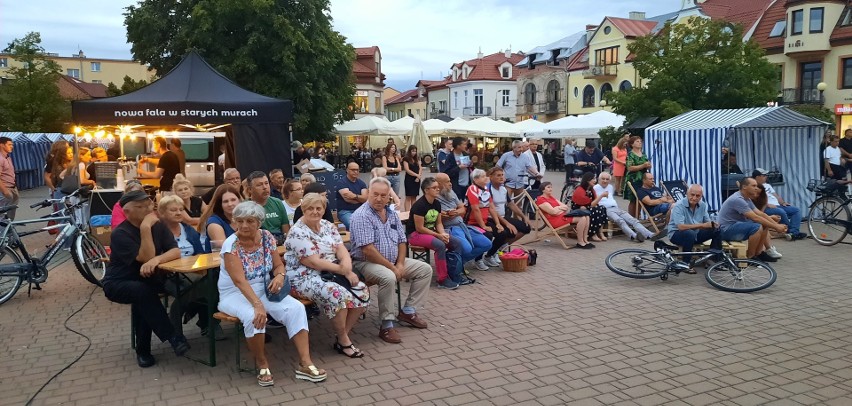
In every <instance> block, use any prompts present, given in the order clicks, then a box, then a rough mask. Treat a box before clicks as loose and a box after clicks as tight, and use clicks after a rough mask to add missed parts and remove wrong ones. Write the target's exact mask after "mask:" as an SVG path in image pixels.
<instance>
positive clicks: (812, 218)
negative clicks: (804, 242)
mask: <svg viewBox="0 0 852 406" xmlns="http://www.w3.org/2000/svg"><path fill="white" fill-rule="evenodd" d="M843 203H844V202H843V200H841V199H839V198H837V197H822V198H819V199H817V201H816V202H814V204H813V205H811V209H810V211H808V232H809V233H810V234H811V237H812V238H813V239H814V241H816V242H817V243H819V244H820V245H834V244H837V243H839V242H840V241H843V239H844V238H846V235H847V234H848V233H849V228H848V227H849V225H850V224H852V223H850V220H852V213H850V212H849V207H848V206H846V205H845V204H843Z"/></svg>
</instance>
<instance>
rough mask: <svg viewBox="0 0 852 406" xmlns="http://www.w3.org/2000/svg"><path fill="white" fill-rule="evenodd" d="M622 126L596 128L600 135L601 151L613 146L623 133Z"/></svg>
mask: <svg viewBox="0 0 852 406" xmlns="http://www.w3.org/2000/svg"><path fill="white" fill-rule="evenodd" d="M624 132H625V131H624V128H622V127H619V128H615V127H613V126H608V127H604V128H601V129H600V130H598V136H599V137H601V145H600V148H601V151H609V150H611V149H612V147H614V146H615V143H616V142H618V140H619V139H620V138H621V137H622V136H623V135H624Z"/></svg>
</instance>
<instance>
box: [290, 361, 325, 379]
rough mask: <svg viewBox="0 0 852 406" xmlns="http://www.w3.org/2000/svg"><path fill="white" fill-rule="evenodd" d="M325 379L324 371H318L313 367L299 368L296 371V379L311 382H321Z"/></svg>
mask: <svg viewBox="0 0 852 406" xmlns="http://www.w3.org/2000/svg"><path fill="white" fill-rule="evenodd" d="M327 377H328V374H326V373H325V370H323V369H319V368H317V367H315V366H313V365H308V366H304V367H303V366H299V369H297V370H296V379H302V380H305V381H311V382H322V381H324V380H325V378H327Z"/></svg>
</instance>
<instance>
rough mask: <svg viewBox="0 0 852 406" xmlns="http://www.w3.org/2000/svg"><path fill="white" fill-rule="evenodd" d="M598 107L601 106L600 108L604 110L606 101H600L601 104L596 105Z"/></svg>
mask: <svg viewBox="0 0 852 406" xmlns="http://www.w3.org/2000/svg"><path fill="white" fill-rule="evenodd" d="M598 105H599V106H601V108H603V109H606V100H601V102H600V103H598Z"/></svg>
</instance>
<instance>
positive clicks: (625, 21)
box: [598, 17, 657, 38]
mask: <svg viewBox="0 0 852 406" xmlns="http://www.w3.org/2000/svg"><path fill="white" fill-rule="evenodd" d="M606 20H609V22H610V23H612V25H613V26H615V28H617V29H618V30H619V31H621V33H622V34H624V37H625V38H636V37H641V36H643V35H648V34H650V33H651V30H653V29H654V27H656V26H657V23H656V22H655V21H649V20H631V19H629V18H619V17H607V18H606ZM601 25H603V24H601ZM598 29H600V28H598Z"/></svg>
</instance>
